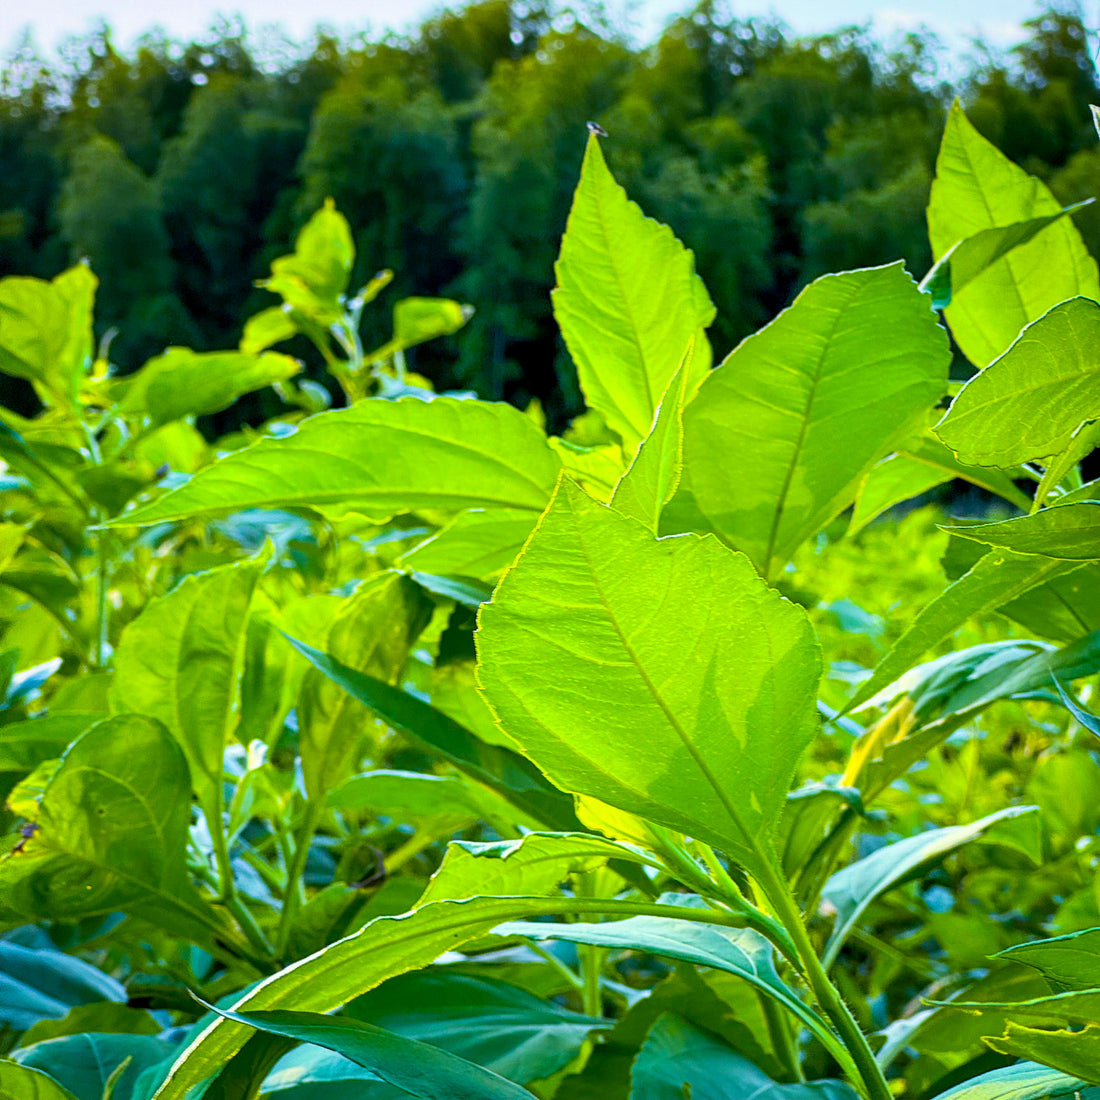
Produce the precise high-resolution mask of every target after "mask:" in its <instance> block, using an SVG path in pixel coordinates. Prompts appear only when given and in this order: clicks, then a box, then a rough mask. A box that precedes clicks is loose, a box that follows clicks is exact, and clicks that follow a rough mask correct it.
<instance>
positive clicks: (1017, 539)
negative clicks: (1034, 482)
mask: <svg viewBox="0 0 1100 1100" xmlns="http://www.w3.org/2000/svg"><path fill="white" fill-rule="evenodd" d="M946 530H948V531H950V532H951V534H953V535H959V536H961V537H962V538H964V539H974V540H975V541H976V542H984V543H986V544H987V545H989V546H999V547H1002V548H1003V549H1005V550H1012V551H1014V552H1015V553H1017V554H1042V555H1043V557H1047V558H1059V559H1060V560H1062V561H1094V560H1095V559H1097V558H1100V501H1096V500H1088V501H1085V500H1082V501H1077V502H1076V503H1073V504H1063V505H1061V506H1055V507H1053V508H1043V509H1041V510H1040V511H1038V512H1035V513H1033V514H1032V515H1029V516H1019V517H1018V518H1016V519H1006V520H1000V521H998V522H996V523H978V524H973V525H971V526H967V527H948V528H946Z"/></svg>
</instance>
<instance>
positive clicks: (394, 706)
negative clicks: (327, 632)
mask: <svg viewBox="0 0 1100 1100" xmlns="http://www.w3.org/2000/svg"><path fill="white" fill-rule="evenodd" d="M287 641H288V642H290V644H291V645H292V646H294V648H295V649H296V650H298V652H299V653H301V654H302V656H303V657H305V658H306V660H307V661H309V662H310V664H312V665H313V667H314V668H316V669H319V670H320V671H321V672H323V673H324V674H325V675H326V676H328V677H329V679H331V680H333V681H334V682H335V683H337V684H339V685H340V686H341V687H342V688H343V689H344V690H345V691H346V692H348V693H349V694H350V695H351V696H352V697H353V698H355V699H358V700H359V702H361V703H364V704H365V705H366V706H368V707H370V709H371V710H373V711H374V712H375V713H376V714H377V715H378V716H379V717H380V718H383V719H385V721H387V722H389V723H390V724H391V725H393V726H395V727H397V728H398V729H400V730H402V731H403V732H404V733H406V734H408V735H409V736H410V737H412V738H414V739H415V740H416V741H418V742H419V743H420V744H421V745H423V746H425V747H426V748H427V749H428V750H429V751H430V752H434V753H438V754H439V755H440V756H442V757H443V759H444V760H447V761H448V762H449V763H451V764H453V765H454V766H455V767H456V768H458V769H459V770H461V771H463V772H465V773H466V774H467V775H469V776H471V777H472V778H473V779H476V780H478V781H479V782H481V783H484V784H485V785H486V786H488V787H491V788H492V789H493V790H495V791H498V792H499V793H500V794H502V795H503V796H504V797H505V798H506V799H508V801H509V802H511V803H512V804H513V805H515V806H516V807H517V808H518V809H519V810H521V811H522V812H523V813H526V814H530V815H531V816H532V817H533V818H534V819H535V820H538V821H543V822H545V823H546V824H547V825H550V826H552V827H554V828H563V829H572V828H576V827H577V824H578V822H577V819H576V816H575V815H574V814H573V805H572V800H571V799H570V798H569V797H568V796H567V795H564V794H562V793H561V792H560V791H559V790H557V788H555V787H554V786H552V785H551V784H550V783H548V782H547V781H546V779H545V778H544V777H543V775H542V773H541V772H539V770H538V769H537V768H536V767H534V765H532V764H531V763H530V762H529V761H528V760H526V759H524V757H522V756H520V755H519V754H518V753H514V752H512V751H511V750H509V749H506V748H502V747H501V746H499V745H490V744H487V743H486V742H484V741H482V740H481V739H480V738H478V737H477V736H476V735H475V734H473V733H471V732H470V731H469V730H468V729H466V727H465V726H462V725H459V723H458V722H456V721H455V720H454V719H453V718H449V717H448V716H447V715H446V714H444V713H443V712H442V711H440V710H437V709H436V708H435V707H433V706H431V705H430V704H428V703H425V702H423V701H422V700H420V699H418V698H416V696H415V695H410V694H409V693H408V692H406V691H402V690H401V689H400V688H395V687H392V686H391V685H389V684H386V683H383V682H382V681H381V680H377V679H375V678H374V677H373V676H368V675H367V674H366V673H362V672H356V671H355V670H354V669H350V668H348V667H347V666H346V665H342V664H340V662H339V661H336V660H333V658H331V657H329V656H328V655H327V654H325V653H322V652H321V651H320V650H317V649H314V648H313V647H312V646H308V645H306V644H305V643H304V642H299V641H297V640H295V639H294V638H291V637H289V636H287Z"/></svg>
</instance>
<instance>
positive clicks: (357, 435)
mask: <svg viewBox="0 0 1100 1100" xmlns="http://www.w3.org/2000/svg"><path fill="white" fill-rule="evenodd" d="M414 456H415V457H414ZM559 465H560V464H559V462H558V460H557V459H556V458H555V456H554V454H553V452H552V451H551V450H550V448H549V447H548V446H547V443H546V437H545V436H544V435H543V434H542V433H541V432H540V431H539V429H538V428H537V427H536V426H535V424H534V422H533V421H532V420H531V419H530V417H527V416H524V415H523V413H521V412H520V411H519V410H518V409H514V408H512V406H511V405H504V404H490V403H487V402H483V401H463V400H459V399H457V398H450V397H437V398H436V399H435V400H433V401H430V402H429V401H420V400H418V399H417V398H409V397H406V398H401V399H400V400H398V401H387V400H384V399H382V398H370V399H368V400H365V401H360V402H358V403H357V404H355V405H354V406H353V407H352V408H350V409H337V410H335V411H333V412H326V413H320V414H319V415H317V416H312V417H310V418H309V419H308V420H305V421H303V423H302V425H301V427H300V428H298V430H297V431H296V432H295V433H294V434H293V435H290V436H286V437H284V438H279V439H275V438H265V439H261V440H260V441H259V442H258V443H255V444H253V446H251V447H248V448H247V449H245V450H243V451H236V452H234V453H233V454H230V455H228V456H226V457H225V458H223V459H222V460H221V461H220V462H216V463H214V465H212V466H209V467H207V468H206V469H205V470H202V471H200V472H199V473H198V474H196V475H195V476H194V477H193V478H192V479H191V481H189V482H188V483H187V484H186V485H183V486H181V487H180V488H179V489H175V490H173V491H172V492H170V493H168V494H167V495H166V496H164V497H162V498H161V499H160V500H158V501H155V502H154V503H152V504H149V505H147V506H145V507H144V508H140V509H138V510H137V511H136V512H130V513H127V514H126V515H125V516H123V517H119V518H118V519H117V520H115V521H113V522H114V523H115V524H116V525H129V524H134V523H137V524H149V523H160V522H161V521H163V520H176V519H185V518H187V517H189V516H195V515H201V514H204V513H206V512H216V511H222V512H225V511H232V510H240V509H243V508H289V507H298V508H315V507H324V506H325V505H346V506H349V507H355V508H357V509H361V510H363V511H364V512H366V513H367V514H369V515H371V516H374V517H377V518H386V517H388V516H391V515H393V514H395V513H397V512H409V511H416V510H417V509H420V508H437V509H455V510H458V509H463V508H486V507H494V508H495V507H498V506H503V507H507V508H528V509H532V510H535V511H539V510H540V509H542V508H543V507H545V505H546V501H547V500H548V499H549V497H550V493H551V491H552V490H553V487H554V479H555V478H556V477H557V472H558V467H559Z"/></svg>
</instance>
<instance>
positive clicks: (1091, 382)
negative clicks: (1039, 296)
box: [936, 291, 1100, 469]
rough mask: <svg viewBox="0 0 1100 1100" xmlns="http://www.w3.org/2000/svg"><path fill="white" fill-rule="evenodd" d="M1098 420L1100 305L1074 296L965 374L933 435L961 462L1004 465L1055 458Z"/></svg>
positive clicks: (1055, 307)
mask: <svg viewBox="0 0 1100 1100" xmlns="http://www.w3.org/2000/svg"><path fill="white" fill-rule="evenodd" d="M1097 293H1098V295H1100V291H1098V292H1097ZM1098 417H1100V304H1098V303H1097V302H1094V301H1092V300H1091V299H1088V298H1072V299H1071V300H1070V301H1068V302H1062V303H1061V305H1057V306H1054V308H1053V309H1051V310H1050V312H1049V313H1046V314H1044V315H1042V316H1041V317H1039V318H1037V319H1035V320H1034V322H1033V323H1032V324H1029V325H1028V327H1027V328H1026V329H1024V331H1023V332H1021V333H1020V337H1019V339H1018V340H1016V342H1015V343H1014V344H1013V345H1012V346H1011V347H1010V348H1009V349H1008V350H1007V351H1006V352H1005V353H1004V355H1002V356H1001V357H1000V358H999V359H997V361H996V362H994V363H991V364H990V366H989V367H988V369H986V370H984V371H982V372H981V374H977V375H975V376H974V377H973V378H971V379H970V381H969V382H967V384H966V385H965V386H963V388H962V389H961V390H960V391H959V394H958V396H956V398H955V400H954V401H952V403H951V408H950V409H948V410H947V413H946V415H945V416H944V418H943V419H942V420H941V421H940V422H939V424H937V425H936V434H937V435H938V436H939V437H940V439H942V440H943V441H944V443H946V444H947V446H948V447H950V448H951V450H953V451H954V452H955V454H956V455H958V457H959V460H960V461H962V462H966V463H969V464H970V465H972V466H998V467H1000V468H1002V469H1004V468H1006V467H1010V466H1018V465H1019V464H1020V463H1022V462H1031V461H1034V460H1040V459H1042V460H1047V459H1051V458H1053V457H1055V456H1057V455H1059V454H1060V453H1061V452H1062V451H1064V450H1065V449H1066V448H1067V447H1069V446H1070V445H1071V444H1072V442H1073V438H1074V433H1075V432H1077V430H1078V429H1079V428H1080V427H1081V425H1082V424H1083V423H1084V422H1085V421H1086V420H1095V419H1097V418H1098Z"/></svg>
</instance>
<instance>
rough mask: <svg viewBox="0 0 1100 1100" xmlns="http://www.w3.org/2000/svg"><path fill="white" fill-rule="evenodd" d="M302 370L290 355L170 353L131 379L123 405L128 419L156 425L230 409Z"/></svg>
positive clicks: (179, 350)
mask: <svg viewBox="0 0 1100 1100" xmlns="http://www.w3.org/2000/svg"><path fill="white" fill-rule="evenodd" d="M299 370H301V364H300V363H299V362H298V361H297V360H296V359H291V358H290V356H288V355H276V354H274V353H269V354H267V355H249V354H247V353H246V352H239V351H208V352H197V351H192V350H191V349H190V348H169V349H168V350H167V351H165V352H164V353H163V354H162V355H158V356H157V357H156V358H155V359H150V360H149V362H148V363H146V364H145V366H144V367H142V368H141V370H139V371H138V372H137V374H134V375H131V376H130V377H129V378H127V379H125V382H124V387H125V388H124V390H123V392H122V396H121V399H120V400H119V404H118V411H119V412H120V413H122V414H123V415H129V416H139V417H147V418H148V420H149V421H150V422H151V424H152V425H160V424H167V423H169V422H171V421H173V420H179V419H180V418H181V417H184V416H192V415H193V416H203V415H205V414H207V413H214V412H219V411H220V410H222V409H225V408H228V407H229V406H230V405H231V404H232V403H233V402H234V401H236V400H237V398H238V397H241V396H242V395H243V394H246V393H251V392H252V391H253V390H258V389H262V388H263V387H264V386H270V385H273V384H274V383H276V382H283V381H286V379H288V378H293V377H294V375H296V374H297V373H298V371H299Z"/></svg>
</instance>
